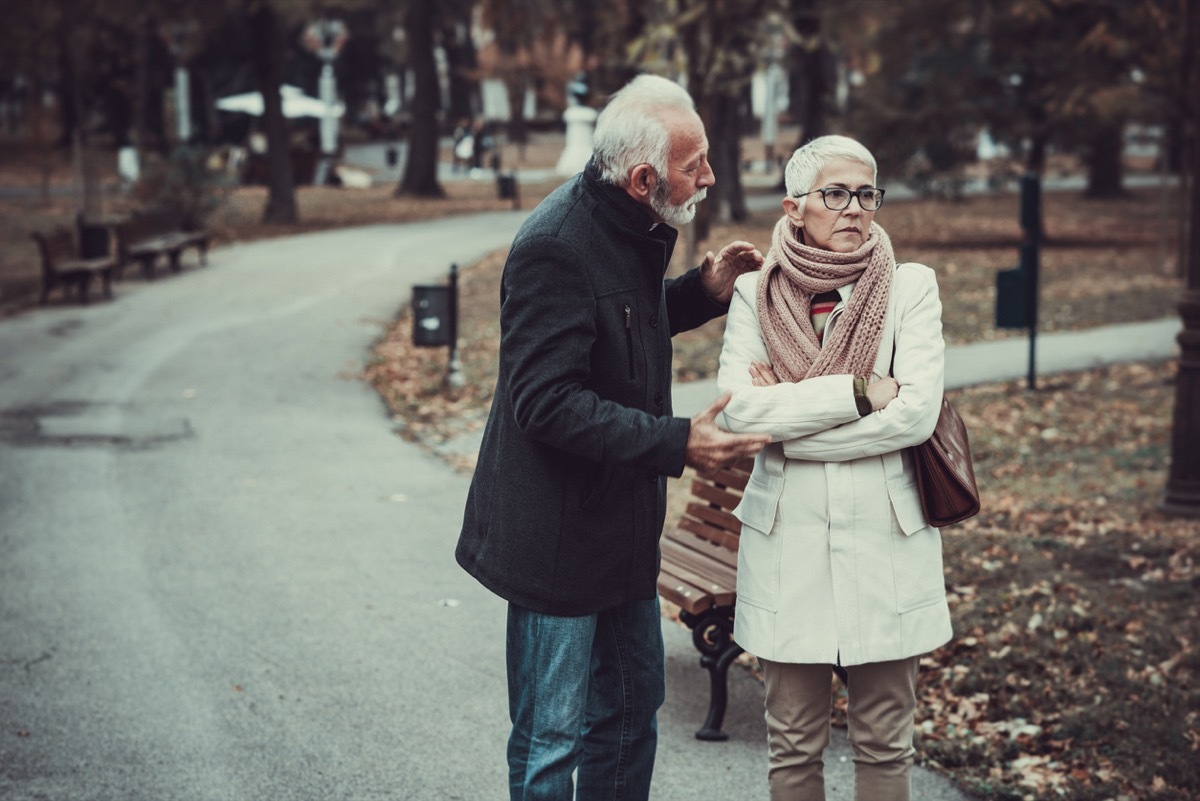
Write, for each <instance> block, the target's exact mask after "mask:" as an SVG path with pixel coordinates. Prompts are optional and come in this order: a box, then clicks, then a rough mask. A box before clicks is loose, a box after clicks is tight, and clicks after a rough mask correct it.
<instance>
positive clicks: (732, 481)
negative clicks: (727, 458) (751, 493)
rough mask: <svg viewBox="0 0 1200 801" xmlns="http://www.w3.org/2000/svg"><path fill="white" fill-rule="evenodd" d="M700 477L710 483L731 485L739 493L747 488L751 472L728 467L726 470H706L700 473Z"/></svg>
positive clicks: (722, 485) (724, 485) (720, 485)
mask: <svg viewBox="0 0 1200 801" xmlns="http://www.w3.org/2000/svg"><path fill="white" fill-rule="evenodd" d="M697 475H699V477H700V478H702V479H704V481H705V482H707V483H709V484H714V485H717V486H719V487H729V488H731V489H736V490H737V491H738V492H739V493H741V492H743V491H744V490H745V489H746V482H748V481H749V480H750V474H749V473H743V472H741V471H739V470H737V469H736V468H726V469H724V470H714V471H711V472H710V471H705V472H703V473H698V474H697Z"/></svg>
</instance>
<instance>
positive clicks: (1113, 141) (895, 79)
mask: <svg viewBox="0 0 1200 801" xmlns="http://www.w3.org/2000/svg"><path fill="white" fill-rule="evenodd" d="M1182 7H1183V3H1182V2H1180V0H1150V2H1141V1H1140V0H1013V2H1009V3H1003V4H1001V3H993V2H990V1H989V0H922V2H920V3H911V4H908V5H906V7H905V14H903V15H887V14H883V13H880V10H879V9H878V8H877V7H876V6H874V5H873V4H871V3H868V2H863V1H862V0H858V2H855V0H847V2H844V3H842V4H841V5H840V6H839V15H838V19H839V21H840V24H839V30H838V36H839V37H840V41H841V42H842V45H843V50H844V51H845V52H847V53H848V54H851V55H850V56H849V58H850V59H852V60H853V61H857V62H858V63H857V64H853V65H850V66H851V69H853V70H856V71H857V72H858V73H860V74H861V75H862V76H863V79H864V80H863V87H862V89H861V90H859V91H857V92H856V93H855V106H854V108H853V109H852V120H853V123H854V127H855V129H856V130H859V131H861V132H864V136H865V137H866V138H867V139H868V141H870V142H871V144H872V145H873V146H874V147H875V148H877V149H878V151H879V152H880V155H881V156H882V157H884V158H885V159H886V160H887V161H888V162H889V163H890V164H891V165H893V167H894V168H899V169H898V170H897V172H902V173H903V174H905V175H907V176H909V177H914V178H916V179H918V180H919V181H920V180H923V181H926V182H930V181H932V180H933V179H934V177H936V176H953V175H954V173H955V171H956V170H957V169H959V168H961V167H962V166H963V165H965V164H967V163H970V162H971V161H973V160H974V158H975V142H976V138H977V136H978V134H979V132H980V131H981V130H987V131H990V133H991V134H992V135H993V136H994V137H995V138H996V139H997V140H999V141H1001V142H1003V143H1005V144H1007V145H1008V146H1009V148H1010V149H1011V150H1012V151H1013V152H1015V153H1023V154H1024V161H1025V167H1026V168H1027V169H1031V170H1034V171H1038V172H1041V171H1043V170H1044V169H1045V168H1046V158H1047V152H1048V148H1050V147H1051V146H1052V145H1057V146H1059V147H1061V148H1062V149H1064V150H1067V151H1070V152H1078V153H1081V154H1082V155H1083V156H1084V164H1085V165H1086V167H1087V171H1088V192H1089V194H1091V195H1095V196H1107V195H1112V194H1114V193H1118V192H1120V191H1121V179H1122V176H1121V155H1122V150H1123V137H1122V132H1123V130H1124V127H1125V123H1126V122H1127V121H1128V120H1130V119H1131V118H1135V117H1138V116H1142V117H1144V116H1146V115H1147V114H1148V113H1150V105H1149V104H1148V102H1147V96H1146V94H1145V92H1144V91H1143V90H1142V89H1141V87H1140V86H1139V82H1143V83H1145V82H1150V83H1153V84H1154V85H1155V86H1159V85H1160V84H1165V85H1172V84H1173V83H1174V81H1173V80H1172V79H1171V78H1169V77H1168V76H1170V75H1173V74H1178V73H1179V48H1178V46H1176V45H1173V44H1172V43H1171V42H1170V40H1171V39H1175V40H1176V41H1177V40H1178V37H1171V36H1167V37H1166V38H1164V31H1165V30H1169V29H1171V28H1172V27H1177V26H1178V21H1179V19H1180V14H1181V10H1182ZM931 41H932V42H935V43H936V44H935V45H934V46H932V47H931V46H929V42H931Z"/></svg>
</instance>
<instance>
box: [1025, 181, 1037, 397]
mask: <svg viewBox="0 0 1200 801" xmlns="http://www.w3.org/2000/svg"><path fill="white" fill-rule="evenodd" d="M1021 228H1022V229H1024V231H1025V242H1024V243H1023V244H1022V245H1021V269H1023V270H1024V271H1025V292H1026V295H1025V308H1026V310H1027V314H1028V322H1029V375H1028V387H1029V389H1031V390H1034V389H1037V328H1038V272H1039V270H1038V264H1039V262H1040V261H1041V257H1040V253H1039V249H1040V247H1041V242H1042V184H1041V179H1040V178H1039V177H1038V174H1037V173H1035V172H1027V173H1025V174H1024V175H1022V176H1021Z"/></svg>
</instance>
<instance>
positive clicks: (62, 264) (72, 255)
mask: <svg viewBox="0 0 1200 801" xmlns="http://www.w3.org/2000/svg"><path fill="white" fill-rule="evenodd" d="M33 239H34V241H35V242H37V245H38V252H39V253H40V254H41V257H42V295H41V299H40V300H41V303H42V304H43V305H44V304H45V303H46V301H47V300H49V298H50V292H51V291H52V290H53V289H54V288H55V287H57V286H62V287H63V297H64V298H66V296H67V287H69V286H71V285H74V286H75V287H77V288H78V291H79V302H80V303H87V302H88V290H89V289H90V288H91V285H92V281H93V279H95V278H96V277H97V276H99V277H100V280H101V281H102V282H103V286H104V296H105V297H108V298H111V297H112V278H113V273H114V272H115V271H116V269H117V259H116V257H114V256H99V257H95V258H86V259H85V258H80V257H79V255H78V253H79V251H78V249H77V248H76V245H75V237H74V235H73V234H72V232H71V229H69V228H55V229H52V230H49V231H44V232H43V231H34V233H33Z"/></svg>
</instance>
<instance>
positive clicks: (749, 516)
mask: <svg viewBox="0 0 1200 801" xmlns="http://www.w3.org/2000/svg"><path fill="white" fill-rule="evenodd" d="M782 494H783V477H782V476H779V477H772V476H764V475H763V473H762V472H761V471H759V470H755V471H754V472H753V473H751V474H750V480H749V481H747V482H746V491H745V492H744V493H742V500H741V502H739V503H738V505H737V508H736V509H734V510H733V516H734V517H736V518H737V519H738V520H740V521H742V523H743V525H747V526H751V527H753V528H755V529H758V531H759V532H761V533H762V534H764V535H770V533H771V530H772V529H773V528H774V527H775V513H776V512H777V511H778V510H779V496H780V495H782Z"/></svg>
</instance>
